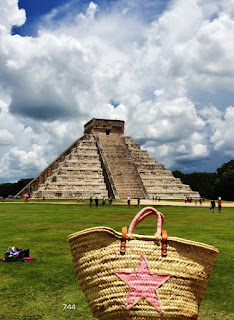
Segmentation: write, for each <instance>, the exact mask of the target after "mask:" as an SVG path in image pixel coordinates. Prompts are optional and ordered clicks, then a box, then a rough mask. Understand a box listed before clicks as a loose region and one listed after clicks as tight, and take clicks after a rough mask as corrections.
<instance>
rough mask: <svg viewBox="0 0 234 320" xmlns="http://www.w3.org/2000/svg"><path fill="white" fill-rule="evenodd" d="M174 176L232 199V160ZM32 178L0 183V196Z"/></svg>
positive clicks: (203, 191) (202, 191)
mask: <svg viewBox="0 0 234 320" xmlns="http://www.w3.org/2000/svg"><path fill="white" fill-rule="evenodd" d="M173 175H174V176H175V177H176V178H180V179H181V181H182V182H183V183H185V184H188V185H190V187H191V189H192V190H194V191H198V192H199V193H200V195H201V196H202V197H203V196H204V197H205V198H207V199H217V198H218V197H222V199H223V200H232V201H234V160H231V161H229V162H227V163H224V164H223V165H222V166H221V167H220V168H218V169H217V170H216V172H214V173H210V172H193V173H187V174H184V173H182V172H181V171H179V170H176V171H173ZM31 180H32V179H21V180H19V181H18V182H15V183H2V184H0V197H4V198H7V197H9V196H10V195H12V196H15V195H16V194H17V193H18V192H19V191H20V190H22V189H23V188H24V187H25V186H26V185H27V184H28V183H29V182H30V181H31Z"/></svg>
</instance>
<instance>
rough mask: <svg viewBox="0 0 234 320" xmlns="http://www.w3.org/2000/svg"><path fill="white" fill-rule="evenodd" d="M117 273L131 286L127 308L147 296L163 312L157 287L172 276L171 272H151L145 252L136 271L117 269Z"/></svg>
mask: <svg viewBox="0 0 234 320" xmlns="http://www.w3.org/2000/svg"><path fill="white" fill-rule="evenodd" d="M115 273H116V274H117V275H118V276H119V277H120V278H121V279H122V280H123V281H125V282H126V283H127V284H128V285H129V287H130V290H129V292H128V296H127V301H126V304H125V307H126V309H130V308H131V307H132V306H134V305H135V304H136V303H137V302H138V301H139V300H140V299H141V298H142V297H145V299H146V300H147V301H148V302H150V303H151V304H152V305H153V306H154V308H155V309H157V310H158V311H159V312H163V310H162V307H161V305H160V301H159V297H158V293H157V288H159V287H160V286H161V285H163V284H164V282H166V281H167V280H168V279H169V278H170V276H171V274H170V273H150V271H149V265H148V261H147V259H146V257H145V255H144V253H142V254H141V259H140V264H139V267H138V269H137V270H136V271H132V272H127V271H115Z"/></svg>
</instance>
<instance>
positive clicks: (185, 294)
mask: <svg viewBox="0 0 234 320" xmlns="http://www.w3.org/2000/svg"><path fill="white" fill-rule="evenodd" d="M152 214H155V215H156V216H157V218H158V222H157V232H156V234H155V235H154V236H144V235H138V234H133V230H134V228H135V226H136V225H137V224H138V223H139V222H141V221H142V220H143V219H145V218H146V217H148V216H149V215H152ZM163 221H164V217H163V215H162V214H161V213H160V212H158V211H157V210H155V209H154V208H151V207H146V208H144V209H142V210H141V211H140V212H139V213H138V214H137V215H136V216H135V218H134V219H133V221H132V223H131V225H130V227H129V229H128V230H127V228H126V227H124V228H123V229H122V233H119V232H116V231H115V230H113V229H111V228H108V227H95V228H90V229H86V230H83V231H80V232H77V233H74V234H72V235H70V236H69V238H68V241H69V243H70V246H71V251H72V256H73V262H74V266H75V269H76V272H77V276H78V279H79V281H80V283H81V287H82V290H83V291H84V293H85V295H86V297H87V299H88V303H89V306H90V308H91V311H92V313H93V315H94V316H95V317H96V318H98V319H115V320H118V319H120V320H127V319H138V320H139V319H144V320H152V319H167V320H169V319H170V320H177V319H178V320H182V319H183V320H185V319H197V317H198V312H199V306H200V303H201V300H202V297H203V295H204V293H205V289H206V286H207V283H208V278H209V276H210V273H211V270H212V267H213V264H214V261H215V257H216V254H217V253H218V250H217V249H215V248H214V247H212V246H209V245H206V244H203V243H198V242H193V241H189V240H184V239H180V238H174V237H168V238H167V234H166V231H165V230H163V231H162V225H163Z"/></svg>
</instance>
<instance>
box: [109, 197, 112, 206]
mask: <svg viewBox="0 0 234 320" xmlns="http://www.w3.org/2000/svg"><path fill="white" fill-rule="evenodd" d="M110 206H112V198H111V197H110V198H109V207H110Z"/></svg>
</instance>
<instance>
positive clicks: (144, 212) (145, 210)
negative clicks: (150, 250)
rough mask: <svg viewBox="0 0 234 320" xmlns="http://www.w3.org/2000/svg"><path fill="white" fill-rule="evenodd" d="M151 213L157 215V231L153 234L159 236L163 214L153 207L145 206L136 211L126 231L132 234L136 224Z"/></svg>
mask: <svg viewBox="0 0 234 320" xmlns="http://www.w3.org/2000/svg"><path fill="white" fill-rule="evenodd" d="M152 215H156V216H157V217H158V222H157V231H156V233H155V236H161V234H162V226H163V222H164V216H163V214H162V213H161V212H159V211H157V210H156V209H154V208H152V207H145V208H143V209H142V210H141V211H139V212H138V213H137V215H136V216H135V218H134V219H133V220H132V222H131V224H130V226H129V229H128V233H130V234H132V233H133V230H134V229H135V227H136V226H137V225H138V223H140V222H141V221H143V220H144V219H145V218H147V217H149V216H152Z"/></svg>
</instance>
